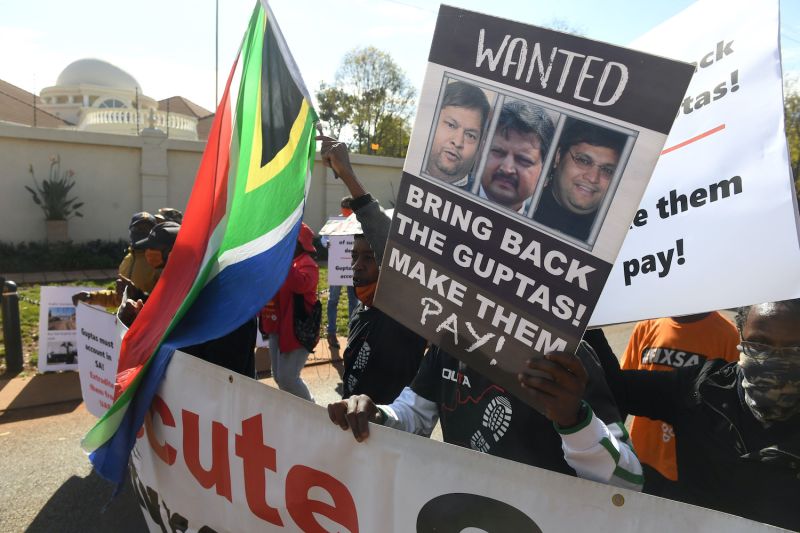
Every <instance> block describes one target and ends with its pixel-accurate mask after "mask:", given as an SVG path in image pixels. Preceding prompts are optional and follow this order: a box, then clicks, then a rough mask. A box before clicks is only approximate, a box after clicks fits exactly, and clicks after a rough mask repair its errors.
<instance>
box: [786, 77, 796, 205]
mask: <svg viewBox="0 0 800 533" xmlns="http://www.w3.org/2000/svg"><path fill="white" fill-rule="evenodd" d="M783 116H784V122H785V124H784V127H785V129H786V142H787V143H788V144H789V162H790V164H791V167H792V175H793V177H794V186H795V190H796V191H797V194H798V196H800V92H798V91H797V90H796V89H792V88H790V87H789V86H787V88H786V91H785V95H784V99H783Z"/></svg>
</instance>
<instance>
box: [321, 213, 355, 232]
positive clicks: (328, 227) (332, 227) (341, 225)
mask: <svg viewBox="0 0 800 533" xmlns="http://www.w3.org/2000/svg"><path fill="white" fill-rule="evenodd" d="M359 233H363V231H362V230H361V224H360V223H359V222H358V219H357V218H356V215H355V213H353V214H351V215H350V216H347V217H331V218H329V219H328V221H327V222H325V225H324V226H322V228H321V229H320V230H319V234H320V235H321V236H325V235H358V234H359Z"/></svg>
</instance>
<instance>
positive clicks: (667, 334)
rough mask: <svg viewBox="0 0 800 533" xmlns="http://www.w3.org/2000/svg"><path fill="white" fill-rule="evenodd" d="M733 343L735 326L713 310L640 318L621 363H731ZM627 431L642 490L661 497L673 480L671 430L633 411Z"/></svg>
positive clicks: (735, 356) (658, 366)
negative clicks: (641, 474)
mask: <svg viewBox="0 0 800 533" xmlns="http://www.w3.org/2000/svg"><path fill="white" fill-rule="evenodd" d="M738 344H739V332H738V331H736V326H735V325H734V324H733V322H731V321H730V320H728V319H727V318H725V317H724V316H722V315H721V314H720V313H718V312H716V311H714V312H711V313H701V314H696V315H687V316H682V317H672V318H657V319H653V320H644V321H642V322H639V323H637V324H636V326H635V327H634V328H633V332H632V333H631V338H630V340H629V341H628V346H627V348H626V349H625V353H624V355H623V356H622V368H623V369H625V370H654V371H655V370H660V371H669V370H675V369H678V368H689V367H695V366H696V367H700V366H702V365H703V364H705V362H706V361H707V360H709V359H712V358H715V357H719V358H722V359H724V360H726V361H728V362H736V361H738V360H739V350H738V349H737V348H736V346H737V345H738ZM630 434H631V440H632V441H633V447H634V449H635V450H636V453H637V455H638V456H639V460H640V461H641V462H642V468H643V470H644V492H647V493H648V494H654V495H656V496H660V495H661V494H662V492H663V490H664V485H665V484H667V483H671V482H675V481H677V479H678V466H677V464H676V462H675V431H674V429H673V427H672V426H671V425H669V424H668V423H666V422H664V421H662V420H652V419H650V418H646V417H641V416H635V417H633V421H632V422H631V426H630Z"/></svg>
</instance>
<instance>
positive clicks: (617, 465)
mask: <svg viewBox="0 0 800 533" xmlns="http://www.w3.org/2000/svg"><path fill="white" fill-rule="evenodd" d="M556 431H558V433H559V434H560V435H561V448H562V449H563V450H564V459H565V460H566V461H567V464H569V466H571V467H572V468H573V470H575V472H576V473H577V474H578V477H581V478H584V479H591V480H592V481H598V482H600V483H607V484H609V485H614V486H617V487H622V488H626V489H631V490H636V491H640V490H642V485H643V484H644V476H643V475H642V465H641V463H640V462H639V458H638V457H637V456H636V452H635V451H634V450H633V446H632V445H631V443H630V436H629V435H628V432H627V430H626V429H625V426H623V425H622V424H621V423H618V422H617V423H613V424H610V425H606V424H605V423H604V422H603V421H602V420H600V419H599V418H597V417H596V416H595V415H594V412H592V410H591V408H589V409H588V415H587V417H586V418H585V419H584V420H583V421H582V422H581V423H580V424H578V425H577V426H575V427H573V428H561V427H558V426H556Z"/></svg>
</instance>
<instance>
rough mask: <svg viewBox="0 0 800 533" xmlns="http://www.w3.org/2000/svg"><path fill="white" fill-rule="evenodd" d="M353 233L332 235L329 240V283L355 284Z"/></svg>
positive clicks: (331, 284)
mask: <svg viewBox="0 0 800 533" xmlns="http://www.w3.org/2000/svg"><path fill="white" fill-rule="evenodd" d="M354 240H355V239H354V238H353V236H352V235H331V236H330V240H329V241H328V246H329V248H328V285H330V286H333V285H345V286H352V285H353V266H352V263H353V260H352V253H353V242H354Z"/></svg>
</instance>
